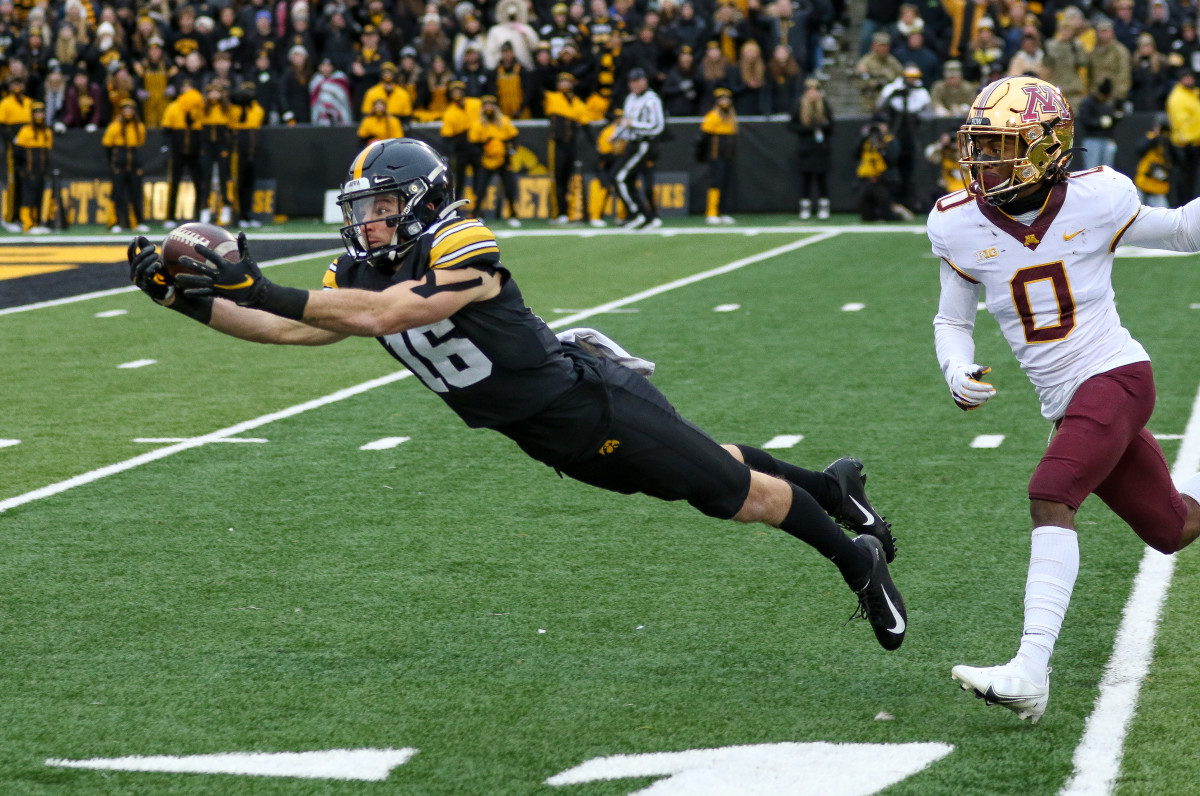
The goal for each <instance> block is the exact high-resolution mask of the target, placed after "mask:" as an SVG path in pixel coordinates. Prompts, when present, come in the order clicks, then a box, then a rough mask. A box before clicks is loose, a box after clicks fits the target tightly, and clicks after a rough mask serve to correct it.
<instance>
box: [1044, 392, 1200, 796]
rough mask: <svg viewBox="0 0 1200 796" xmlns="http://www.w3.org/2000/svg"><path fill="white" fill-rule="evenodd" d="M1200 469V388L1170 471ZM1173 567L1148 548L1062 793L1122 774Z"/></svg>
mask: <svg viewBox="0 0 1200 796" xmlns="http://www.w3.org/2000/svg"><path fill="white" fill-rule="evenodd" d="M1197 470H1200V391H1197V393H1196V399H1195V401H1194V402H1193V403H1192V415H1191V417H1190V418H1188V424H1187V428H1186V429H1185V431H1184V434H1183V442H1182V443H1180V446H1179V454H1178V455H1177V456H1176V457H1175V466H1174V467H1173V468H1172V469H1171V476H1172V477H1173V478H1174V479H1175V482H1176V483H1180V482H1182V481H1183V480H1184V479H1186V478H1188V477H1189V476H1191V475H1192V474H1193V473H1195V472H1196V471H1197ZM1174 572H1175V556H1173V555H1172V556H1165V555H1163V554H1162V553H1159V552H1158V551H1156V550H1153V549H1152V548H1149V547H1147V548H1146V552H1145V554H1144V555H1143V556H1142V563H1141V566H1140V567H1139V568H1138V574H1137V577H1136V578H1135V579H1134V581H1133V591H1132V593H1131V594H1130V595H1129V600H1128V601H1126V603H1125V610H1124V614H1123V616H1122V618H1121V627H1120V628H1119V629H1118V630H1117V638H1116V641H1115V642H1113V652H1112V657H1110V658H1109V659H1108V665H1107V666H1106V667H1105V669H1104V676H1103V677H1102V678H1101V679H1100V695H1099V696H1098V697H1096V704H1095V706H1094V707H1093V708H1092V714H1091V715H1090V716H1088V719H1087V723H1086V724H1085V725H1084V729H1083V738H1081V739H1080V741H1079V746H1077V747H1075V758H1074V766H1075V770H1074V771H1073V772H1072V774H1071V777H1070V778H1069V779H1068V780H1067V782H1066V784H1064V785H1063V787H1062V790H1060V791H1059V794H1060V796H1097V795H1098V794H1110V793H1112V792H1113V790H1114V789H1115V787H1116V783H1117V777H1118V775H1120V773H1121V760H1122V759H1123V757H1124V754H1125V736H1126V735H1128V733H1129V724H1130V722H1131V721H1132V720H1133V716H1134V714H1135V713H1136V712H1137V701H1138V693H1139V692H1140V691H1141V688H1142V681H1143V680H1144V679H1145V678H1146V675H1147V673H1149V671H1150V662H1151V661H1152V660H1153V658H1154V639H1155V636H1156V635H1157V633H1158V622H1159V618H1160V617H1161V616H1162V607H1163V603H1164V602H1165V601H1166V599H1167V591H1168V589H1169V588H1170V586H1171V577H1172V575H1173V574H1174Z"/></svg>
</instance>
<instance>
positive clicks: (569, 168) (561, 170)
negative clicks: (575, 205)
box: [545, 72, 591, 224]
mask: <svg viewBox="0 0 1200 796" xmlns="http://www.w3.org/2000/svg"><path fill="white" fill-rule="evenodd" d="M556 85H557V88H558V90H557V91H547V92H546V96H545V109H546V118H547V119H549V120H550V141H549V152H548V157H547V161H548V162H549V163H551V164H553V167H554V211H553V214H552V216H551V218H552V222H551V223H554V224H566V223H568V222H570V221H571V220H572V213H571V212H570V210H569V205H568V203H567V189H568V188H569V187H570V183H571V178H572V177H573V176H574V175H575V170H576V167H575V162H576V160H577V159H578V151H577V148H576V147H577V146H578V140H579V133H580V130H583V129H586V126H587V124H588V122H589V121H590V120H591V112H590V111H589V110H588V107H587V105H585V104H584V102H583V100H581V99H580V98H579V97H577V96H576V95H575V75H573V74H571V73H570V72H561V73H559V75H558V82H557V84H556Z"/></svg>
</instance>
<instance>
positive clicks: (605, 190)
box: [588, 108, 629, 227]
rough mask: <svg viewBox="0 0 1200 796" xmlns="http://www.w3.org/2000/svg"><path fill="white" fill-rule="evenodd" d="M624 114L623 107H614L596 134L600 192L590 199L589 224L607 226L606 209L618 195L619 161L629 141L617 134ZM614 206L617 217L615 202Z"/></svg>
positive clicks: (597, 175) (597, 173)
mask: <svg viewBox="0 0 1200 796" xmlns="http://www.w3.org/2000/svg"><path fill="white" fill-rule="evenodd" d="M624 115H625V111H624V110H623V109H621V108H613V109H612V111H611V112H610V113H609V121H608V124H607V125H605V127H604V129H603V130H601V131H600V135H598V136H596V177H597V178H598V179H599V180H600V193H599V195H598V196H593V197H589V199H588V211H589V212H588V214H589V215H590V216H591V217H592V220H591V221H589V222H588V224H590V225H591V226H593V227H604V226H607V224H606V223H605V221H604V210H605V208H606V207H607V206H608V200H609V198H610V197H615V196H616V195H617V184H616V175H617V163H619V162H620V160H621V155H623V154H625V147H626V146H627V145H628V143H629V141H628V139H626V138H625V137H624V136H623V135H622V136H618V135H617V131H618V130H620V129H621V126H622V125H621V117H622V116H624ZM613 206H614V217H615V215H616V213H615V207H616V203H615V202H614V203H613ZM614 220H615V218H614Z"/></svg>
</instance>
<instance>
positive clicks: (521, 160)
mask: <svg viewBox="0 0 1200 796" xmlns="http://www.w3.org/2000/svg"><path fill="white" fill-rule="evenodd" d="M1155 115H1156V114H1154V113H1139V114H1134V115H1132V116H1129V117H1127V118H1126V119H1124V120H1123V121H1122V122H1120V123H1119V124H1118V126H1117V127H1116V131H1115V137H1116V140H1117V145H1118V149H1117V160H1116V164H1115V165H1116V168H1117V169H1118V170H1120V171H1122V172H1124V173H1125V174H1130V175H1132V174H1133V172H1134V169H1135V167H1136V164H1137V154H1136V150H1137V147H1138V145H1139V144H1140V143H1141V142H1142V141H1143V140H1144V136H1145V133H1146V131H1148V130H1149V129H1150V128H1151V127H1152V125H1153V121H1154V117H1155ZM866 123H867V119H866V118H863V117H856V118H846V119H840V120H837V121H836V122H835V129H834V133H833V135H832V136H831V141H832V149H833V154H832V168H831V169H830V173H829V190H830V200H831V204H832V208H833V210H834V212H856V211H857V178H856V177H855V169H856V168H857V165H858V164H857V159H856V157H855V151H856V148H857V146H858V142H859V139H860V137H861V135H862V132H863V128H864V126H865V125H866ZM699 124H700V120H699V119H676V120H672V121H671V122H670V123H669V129H670V133H669V136H668V140H665V141H663V142H662V144H661V156H660V158H659V161H658V172H659V183H660V197H661V198H662V200H663V204H664V205H665V206H664V215H679V214H682V213H683V212H684V206H685V205H686V208H687V212H689V213H691V214H703V213H704V201H705V192H706V189H707V183H708V178H707V166H706V165H705V164H702V163H697V162H696V161H695V158H694V155H693V153H694V151H695V142H696V139H697V137H698V135H699ZM517 127H518V129H519V130H520V135H519V136H518V137H517V141H516V143H517V145H518V146H519V150H518V154H517V157H516V159H515V160H516V168H515V170H516V171H517V172H518V174H519V176H520V177H522V178H526V177H528V178H530V179H529V180H525V179H522V180H521V182H522V183H526V184H525V185H524V186H523V189H522V193H523V194H524V197H525V198H524V200H523V202H522V207H523V211H524V212H525V214H526V215H527V216H528V217H538V218H547V217H549V212H550V209H549V207H548V206H547V205H548V202H549V196H550V195H551V193H552V192H551V191H550V187H549V186H550V180H549V177H548V175H547V168H546V136H547V132H548V127H547V124H546V123H545V122H540V121H527V122H517ZM956 127H957V121H955V120H949V119H934V120H927V121H925V122H923V124H922V126H921V127H920V128H919V130H918V136H919V138H920V148H921V149H922V150H923V148H924V145H925V144H927V143H929V142H931V141H933V140H936V139H937V137H938V135H939V134H940V133H941V132H944V131H953V130H954V129H956ZM600 128H601V125H599V124H596V125H593V127H592V134H593V135H595V134H597V133H599V131H600ZM407 133H408V135H411V136H413V137H416V138H421V139H423V140H425V141H428V142H429V143H430V144H432V145H433V146H434V147H437V148H438V149H439V150H442V149H444V147H443V146H442V141H441V136H440V125H436V124H423V125H414V126H412V127H411V129H409V130H408V131H407ZM1081 138H1082V136H1079V135H1077V137H1076V143H1079V140H1080V139H1081ZM164 143H165V137H164V135H163V133H162V131H161V130H152V131H150V132H149V133H148V134H147V141H146V147H145V150H144V158H143V160H144V165H145V175H146V181H147V183H148V187H147V193H148V196H150V198H151V199H152V198H153V196H152V195H153V194H155V192H158V193H161V192H162V191H163V190H164V189H165V183H164V181H165V178H166V173H167V168H166V153H165V151H164V146H163V145H164ZM261 144H262V146H261V148H260V150H259V151H260V154H259V157H258V161H257V169H256V171H257V174H258V176H259V177H260V178H261V183H260V184H261V186H262V187H261V190H260V192H259V195H258V196H256V204H259V203H261V206H260V207H256V215H258V217H260V218H268V217H270V216H271V215H273V214H281V215H284V216H289V217H310V218H312V217H315V218H321V217H322V216H323V214H324V207H325V193H326V191H328V190H331V189H336V188H337V187H338V186H340V184H341V183H342V181H343V180H344V179H345V176H346V168H347V167H348V166H349V163H350V161H351V160H352V159H353V157H354V155H355V153H357V152H358V150H359V149H360V143H359V141H358V138H357V137H356V135H355V128H353V127H313V126H296V127H270V128H265V129H263V130H262V132H261ZM580 148H581V149H582V150H584V152H583V156H582V158H581V159H582V162H583V170H584V172H585V173H590V171H591V169H592V164H593V161H594V155H593V152H592V147H591V145H590V142H589V141H585V142H584V143H583V145H581V147H580ZM796 150H797V140H796V137H795V135H794V134H792V133H791V132H790V131H789V130H788V129H787V122H786V120H783V119H774V118H771V119H763V118H761V117H760V118H756V119H743V120H741V123H740V132H739V137H738V155H737V166H736V174H737V177H736V179H735V182H734V187H733V196H732V197H731V200H732V201H731V203H730V205H729V207H730V208H731V212H733V213H735V214H736V213H781V212H783V213H791V212H795V211H796V210H797V204H798V199H799V191H800V186H799V177H798V173H797V151H796ZM51 166H52V167H53V168H56V169H58V170H59V171H60V173H61V179H62V183H63V185H64V190H67V191H68V193H70V192H71V189H72V188H74V194H73V196H76V197H83V199H84V200H85V201H91V202H92V203H93V205H94V204H95V203H96V202H99V203H101V204H103V203H104V202H106V201H107V195H108V189H109V185H108V179H109V172H108V169H107V165H106V160H105V155H104V150H103V148H102V147H101V146H100V134H99V133H94V134H92V133H86V132H83V131H68V132H67V133H65V134H62V135H58V136H55V141H54V151H53V153H52V156H51ZM936 173H937V167H936V166H934V165H933V164H930V163H927V162H926V161H925V160H924V157H923V153H922V152H919V153H918V157H917V165H916V171H915V174H914V182H915V183H916V185H917V188H916V191H915V194H914V195H916V196H918V197H920V198H921V199H922V200H928V199H930V198H931V197H932V196H933V194H934V191H935V188H934V183H935V178H936ZM664 177H665V178H666V180H665V185H664ZM495 189H496V186H495V184H493V191H494V190H495ZM89 197H90V199H89ZM78 201H79V200H78V199H77V200H76V202H75V204H78ZM163 204H164V203H163V202H154V201H151V202H150V203H149V204H148V207H152V208H153V207H156V206H158V207H161V206H162V205H163ZM93 215H94V213H93ZM160 217H161V216H160V215H159V214H158V213H152V218H154V219H155V220H158V218H160ZM76 222H83V223H96V219H95V218H94V217H92V216H90V215H89V214H88V213H86V212H85V213H84V214H83V215H82V216H80V217H75V216H74V215H73V216H72V223H76Z"/></svg>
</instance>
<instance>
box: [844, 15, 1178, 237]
mask: <svg viewBox="0 0 1200 796" xmlns="http://www.w3.org/2000/svg"><path fill="white" fill-rule="evenodd" d="M865 11H866V18H865V20H864V23H863V25H862V28H861V39H860V43H859V46H860V57H859V59H858V61H857V62H856V63H855V65H854V67H853V72H854V74H855V75H856V79H857V80H858V81H859V88H860V97H861V104H860V108H859V110H860V112H862V113H863V114H864V115H869V116H870V123H869V124H868V125H867V126H866V127H864V129H863V135H862V141H861V142H860V145H859V164H858V176H859V179H860V183H861V190H860V196H863V197H873V198H872V201H871V202H864V203H860V204H861V207H862V214H863V217H864V218H882V219H895V218H907V217H911V211H913V210H915V211H917V212H921V211H922V210H924V209H925V208H927V207H928V205H929V200H930V195H923V194H920V193H918V194H914V193H913V183H912V179H911V177H912V173H913V166H914V163H915V161H916V160H918V159H919V158H920V157H921V154H922V153H921V150H922V149H924V153H923V154H924V157H925V159H927V160H928V161H930V162H931V163H933V164H936V165H937V166H938V172H939V175H940V176H939V179H938V180H937V186H936V187H935V189H934V193H935V194H937V193H944V192H946V191H949V190H955V189H957V188H961V187H962V184H961V180H960V179H959V178H958V175H957V158H958V152H957V146H956V144H955V142H954V141H953V139H952V137H951V136H946V135H940V136H939V135H932V136H931V132H930V131H929V129H928V127H926V129H925V130H924V131H922V132H921V133H917V130H918V128H920V127H921V125H922V124H923V121H924V120H927V119H929V118H931V117H933V118H946V119H957V120H961V119H962V118H964V116H965V114H966V112H967V110H968V108H969V107H970V104H971V102H972V100H973V99H974V97H975V96H976V94H977V93H978V91H979V90H980V88H981V87H982V86H986V85H987V84H989V83H991V82H992V81H995V80H998V79H1000V78H1003V77H1007V76H1020V75H1028V76H1031V77H1036V78H1040V79H1042V80H1045V81H1047V82H1050V83H1052V84H1054V85H1056V86H1058V87H1059V88H1060V89H1061V91H1062V93H1063V95H1064V97H1065V98H1066V99H1067V101H1068V103H1069V104H1070V106H1071V111H1072V113H1073V115H1074V124H1075V144H1076V146H1077V147H1079V148H1080V149H1079V151H1078V152H1077V153H1076V157H1075V159H1074V160H1073V161H1072V167H1073V168H1075V169H1086V168H1093V167H1095V166H1100V165H1107V166H1112V165H1114V162H1115V160H1116V150H1117V144H1116V141H1115V138H1114V133H1115V130H1116V127H1117V125H1118V124H1120V123H1121V121H1122V120H1123V119H1125V118H1127V117H1128V116H1129V114H1131V113H1135V112H1154V113H1156V114H1157V117H1156V119H1155V124H1154V127H1153V129H1152V130H1151V131H1150V132H1149V133H1148V134H1147V136H1146V140H1145V141H1144V142H1142V144H1141V145H1140V146H1139V148H1138V151H1137V153H1136V154H1137V156H1138V161H1137V166H1136V172H1131V173H1130V175H1129V176H1130V177H1133V178H1134V181H1135V184H1136V185H1137V186H1138V188H1139V189H1140V190H1141V191H1142V200H1143V202H1145V203H1147V204H1153V205H1162V206H1165V205H1167V204H1168V203H1169V204H1172V205H1175V206H1178V205H1181V204H1184V203H1186V202H1187V201H1189V200H1191V199H1192V198H1194V197H1195V196H1196V195H1197V190H1198V189H1200V89H1198V88H1197V77H1198V73H1200V39H1198V38H1197V27H1196V26H1197V22H1198V19H1200V0H1071V1H1070V2H1067V1H1065V0H1063V1H1061V2H1056V0H919V1H918V2H901V1H900V0H867V2H866V9H865Z"/></svg>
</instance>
